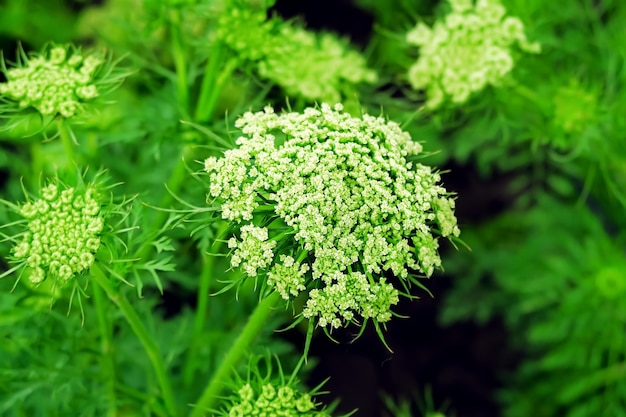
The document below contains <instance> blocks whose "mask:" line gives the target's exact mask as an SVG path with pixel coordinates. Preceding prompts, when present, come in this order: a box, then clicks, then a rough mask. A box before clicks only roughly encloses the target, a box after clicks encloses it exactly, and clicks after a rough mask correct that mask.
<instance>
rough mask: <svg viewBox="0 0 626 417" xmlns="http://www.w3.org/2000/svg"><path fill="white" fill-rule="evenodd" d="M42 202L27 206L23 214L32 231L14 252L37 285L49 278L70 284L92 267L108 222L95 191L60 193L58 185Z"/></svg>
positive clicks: (47, 191)
mask: <svg viewBox="0 0 626 417" xmlns="http://www.w3.org/2000/svg"><path fill="white" fill-rule="evenodd" d="M41 194H42V196H43V198H42V199H40V200H36V201H34V202H30V203H26V204H24V205H23V206H22V207H21V209H20V214H21V215H22V216H24V217H25V218H26V219H27V220H28V232H26V233H25V234H24V235H23V238H22V241H21V242H20V243H18V244H17V245H16V246H15V248H14V249H13V256H15V258H17V259H18V260H19V259H21V260H23V261H24V262H25V265H26V266H27V267H28V268H29V270H30V274H29V279H30V281H31V282H33V283H35V284H37V283H40V282H42V281H43V280H44V279H46V278H49V277H51V278H53V279H55V280H56V279H59V278H60V279H61V280H62V281H61V282H64V281H67V280H69V279H70V278H72V277H73V276H74V275H76V274H79V273H81V272H82V271H84V270H86V269H88V268H89V267H91V265H92V264H93V262H94V259H95V258H94V254H95V252H96V251H97V250H98V249H99V248H100V237H99V236H100V232H101V231H102V229H103V226H104V223H103V219H102V217H101V216H100V215H99V213H100V204H99V203H98V202H97V201H96V200H95V199H94V198H93V195H92V194H93V191H92V190H91V189H87V190H86V191H85V192H77V191H76V190H75V189H74V188H68V189H66V190H63V191H60V190H59V187H58V186H57V185H55V184H50V185H48V186H46V187H45V188H43V189H42V191H41Z"/></svg>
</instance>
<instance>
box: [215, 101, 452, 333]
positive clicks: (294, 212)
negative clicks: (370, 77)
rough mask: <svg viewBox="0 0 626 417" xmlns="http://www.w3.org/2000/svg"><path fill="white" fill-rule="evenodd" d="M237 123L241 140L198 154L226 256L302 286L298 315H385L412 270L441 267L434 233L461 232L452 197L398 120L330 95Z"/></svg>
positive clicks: (281, 283)
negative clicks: (223, 232) (228, 232)
mask: <svg viewBox="0 0 626 417" xmlns="http://www.w3.org/2000/svg"><path fill="white" fill-rule="evenodd" d="M236 125H237V126H238V127H239V128H241V129H242V131H243V136H241V137H240V138H239V139H238V140H237V145H238V147H237V148H236V149H232V150H229V151H226V153H225V155H224V157H222V158H216V157H211V158H208V159H207V160H206V161H205V170H206V172H208V174H209V178H208V180H209V198H210V199H213V200H215V201H216V202H218V203H219V204H220V206H221V211H222V217H223V218H224V219H226V220H229V221H231V222H233V223H234V224H239V227H238V229H239V230H238V232H237V233H236V234H235V236H233V237H232V238H231V239H230V240H229V242H228V246H229V247H230V249H231V265H232V266H234V267H242V269H243V271H244V273H245V274H246V275H247V276H250V277H257V276H263V277H265V278H266V281H265V284H266V285H267V286H268V287H269V288H271V289H272V290H274V291H277V292H278V293H279V294H280V295H281V296H282V298H284V299H285V300H291V299H293V298H294V297H297V296H299V295H300V294H302V293H305V294H307V296H308V301H307V302H306V306H305V308H304V311H303V313H302V314H303V316H304V317H307V318H316V319H318V324H319V325H321V326H330V327H340V326H342V325H344V324H346V323H347V322H357V321H358V320H360V318H364V319H373V320H374V321H375V322H386V321H388V320H389V319H390V318H391V311H390V309H391V307H392V306H393V305H395V304H397V302H398V297H399V295H400V294H401V292H400V290H405V291H404V292H405V293H406V292H408V287H409V284H410V282H411V280H412V277H413V276H414V275H415V274H421V275H425V276H430V275H431V274H432V273H433V271H434V269H435V268H438V267H440V266H441V259H440V258H439V254H438V239H437V237H438V236H449V237H451V236H458V235H459V228H458V226H457V224H456V218H455V216H454V199H453V198H451V197H450V194H449V193H448V192H447V191H446V190H445V189H444V188H443V187H442V186H441V185H440V184H439V182H440V176H439V174H438V173H436V172H434V171H433V170H432V169H431V168H430V167H427V166H424V165H421V164H419V163H415V162H411V161H410V160H409V159H410V158H412V157H415V156H416V155H418V154H419V153H420V152H421V149H422V147H421V145H420V144H419V143H417V142H414V141H413V140H412V139H411V137H410V136H409V134H408V133H406V132H404V131H403V130H402V129H401V128H400V126H398V125H397V124H395V123H393V122H389V121H386V120H385V119H383V118H381V117H373V116H369V115H363V116H362V117H359V118H356V117H352V116H351V115H350V114H348V113H345V112H343V111H342V107H341V106H340V105H336V106H335V107H330V106H329V105H327V104H322V106H321V107H320V108H307V109H305V110H304V112H303V113H282V114H277V113H274V111H273V110H272V109H271V108H269V107H268V108H266V109H265V111H262V112H257V113H252V112H249V113H246V114H244V115H243V116H242V117H241V118H240V119H239V120H238V121H237V122H236ZM390 276H393V277H394V279H389V277H390ZM386 277H387V278H386ZM394 281H398V282H399V283H400V287H401V288H400V289H398V288H396V287H395V286H394V285H393V282H394Z"/></svg>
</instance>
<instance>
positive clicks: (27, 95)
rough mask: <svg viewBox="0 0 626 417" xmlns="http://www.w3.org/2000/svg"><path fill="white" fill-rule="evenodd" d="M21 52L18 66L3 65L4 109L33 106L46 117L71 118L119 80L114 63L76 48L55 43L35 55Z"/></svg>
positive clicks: (0, 96)
mask: <svg viewBox="0 0 626 417" xmlns="http://www.w3.org/2000/svg"><path fill="white" fill-rule="evenodd" d="M20 52H21V53H20V56H19V58H20V62H19V65H17V66H16V67H15V68H9V69H6V67H5V65H2V68H3V72H4V75H5V76H6V78H7V82H6V83H2V84H0V104H1V106H2V107H1V108H0V111H2V110H5V111H21V110H25V109H28V108H33V109H35V110H36V111H38V112H39V113H40V114H41V115H43V116H56V115H60V116H61V117H64V118H70V117H73V116H75V115H77V114H79V113H80V112H81V111H82V110H83V107H84V104H85V103H87V102H89V101H91V100H93V99H95V98H96V97H98V96H100V95H101V94H103V93H104V92H108V91H109V89H110V84H111V82H116V81H117V79H116V78H115V77H114V76H113V74H112V73H111V72H110V70H111V68H110V66H111V64H110V62H107V61H106V60H105V59H103V58H102V57H100V56H97V55H84V54H82V53H81V52H80V51H78V50H75V49H74V48H67V47H63V46H52V47H50V48H49V49H48V50H44V52H42V53H41V54H38V55H33V56H31V57H28V56H26V54H24V52H23V51H20ZM103 75H106V76H107V77H108V78H109V79H103ZM101 90H104V91H101Z"/></svg>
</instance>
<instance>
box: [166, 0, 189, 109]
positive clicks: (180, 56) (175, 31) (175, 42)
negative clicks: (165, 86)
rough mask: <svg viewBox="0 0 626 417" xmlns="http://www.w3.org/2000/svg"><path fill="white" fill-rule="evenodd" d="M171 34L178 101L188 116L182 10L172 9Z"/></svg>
mask: <svg viewBox="0 0 626 417" xmlns="http://www.w3.org/2000/svg"><path fill="white" fill-rule="evenodd" d="M171 13H172V21H171V26H170V30H171V34H172V55H173V57H174V65H175V66H176V91H177V92H178V103H179V105H180V108H181V113H182V115H183V117H185V118H187V117H188V112H189V82H188V79H187V59H186V53H185V48H184V47H183V42H182V39H181V33H180V26H181V19H180V11H179V10H176V9H174V10H172V12H171Z"/></svg>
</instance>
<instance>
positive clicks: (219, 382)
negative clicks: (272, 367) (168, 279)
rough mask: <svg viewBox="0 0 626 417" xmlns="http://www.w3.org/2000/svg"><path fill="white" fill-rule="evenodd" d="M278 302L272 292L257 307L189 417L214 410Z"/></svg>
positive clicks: (202, 414)
mask: <svg viewBox="0 0 626 417" xmlns="http://www.w3.org/2000/svg"><path fill="white" fill-rule="evenodd" d="M279 300H281V298H280V295H278V293H276V292H272V293H270V295H268V296H267V297H266V298H265V299H264V300H263V301H261V302H260V303H259V304H258V305H257V307H256V309H255V310H254V312H253V313H252V315H251V316H250V318H249V319H248V322H247V323H246V326H245V327H244V328H243V330H242V331H241V333H240V334H239V337H238V338H237V340H235V343H234V344H233V345H232V347H231V348H230V350H229V351H228V353H227V354H226V357H225V358H224V360H223V361H222V362H221V364H220V366H219V367H218V368H217V371H215V374H213V377H212V378H211V381H210V382H209V384H208V385H207V386H206V388H205V390H204V392H203V393H202V395H201V396H200V399H199V400H198V401H197V402H196V404H195V405H194V408H193V411H192V412H191V414H190V415H189V416H190V417H202V416H204V415H205V414H206V413H207V411H208V410H211V409H213V408H215V406H216V404H215V403H216V401H218V400H219V396H220V394H221V392H222V389H224V387H225V383H226V382H227V378H228V376H229V374H230V373H231V372H233V370H234V369H235V367H236V366H237V364H238V363H239V362H240V361H241V359H242V358H243V357H244V356H245V354H246V353H247V351H248V349H249V347H250V346H251V345H252V343H253V342H254V340H255V339H256V337H257V336H258V335H259V333H260V332H261V330H263V328H264V327H265V323H266V322H267V319H268V318H269V317H270V315H271V314H272V312H273V311H274V307H275V306H276V304H277V303H278V301H279Z"/></svg>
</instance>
